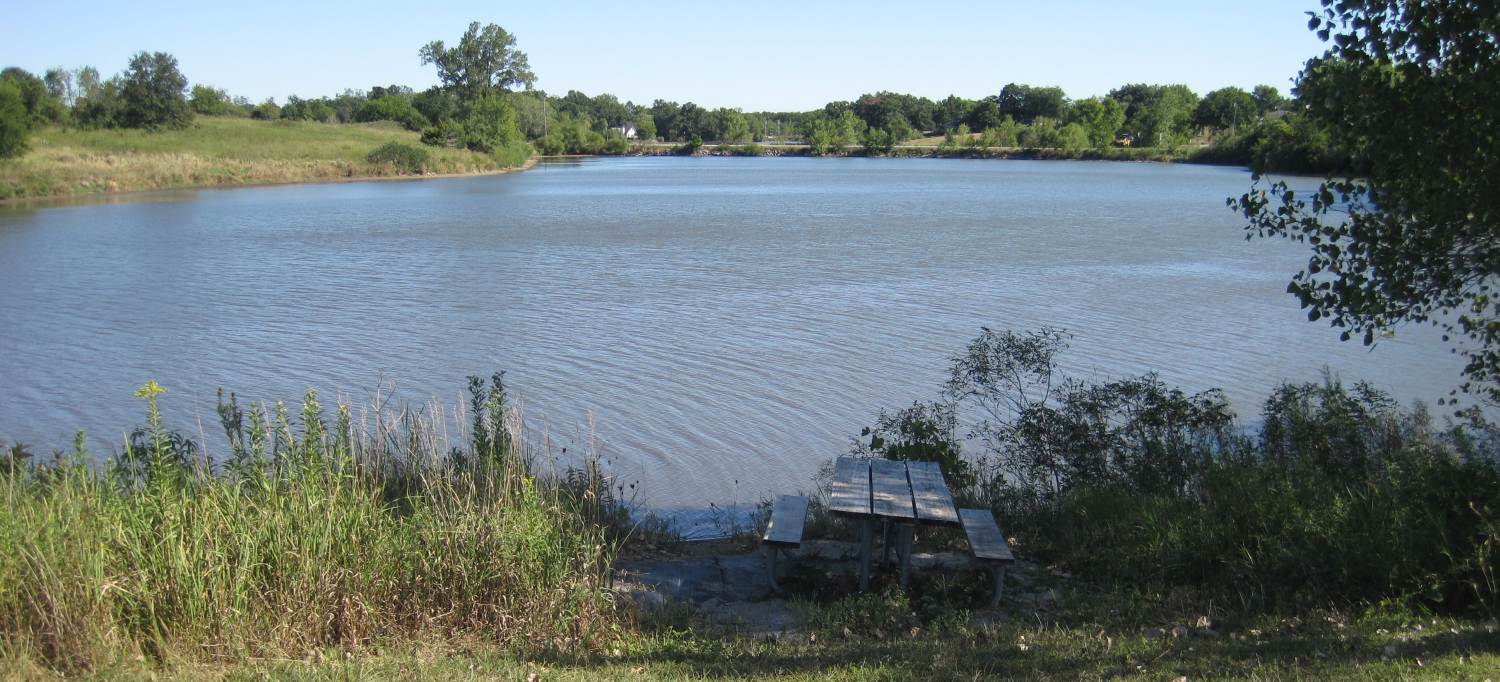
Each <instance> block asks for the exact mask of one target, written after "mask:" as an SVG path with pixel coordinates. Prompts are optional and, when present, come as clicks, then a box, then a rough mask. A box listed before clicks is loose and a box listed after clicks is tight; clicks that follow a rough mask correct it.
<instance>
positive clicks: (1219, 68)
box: [0, 0, 1322, 111]
mask: <svg viewBox="0 0 1500 682" xmlns="http://www.w3.org/2000/svg"><path fill="white" fill-rule="evenodd" d="M8 4H9V6H8V7H5V8H4V9H0V18H3V21H0V65H15V66H20V67H22V68H25V69H28V70H31V71H33V72H35V73H37V74H38V75H40V74H41V72H42V71H43V70H45V69H47V68H49V67H53V66H66V67H68V68H73V67H77V66H81V65H92V66H95V67H97V68H98V69H99V71H100V73H102V74H104V75H106V76H108V75H111V74H114V73H117V72H119V71H121V70H122V69H124V67H125V64H126V62H127V61H128V60H129V58H130V55H131V54H133V53H135V52H137V51H140V50H153V51H155V50H161V51H166V52H170V53H172V54H173V55H176V57H177V59H178V61H179V63H180V64H181V68H182V71H183V73H184V74H186V75H187V76H188V78H189V79H190V80H191V81H192V82H194V83H208V84H211V85H215V86H218V87H222V88H225V89H227V90H229V91H230V93H232V94H235V95H244V96H246V97H249V98H251V99H253V100H256V101H259V100H262V99H264V98H266V97H275V98H276V99H277V101H282V100H284V99H285V98H286V96H287V95H288V94H296V95H299V96H302V97H316V96H321V95H331V94H336V93H338V92H340V91H342V90H344V89H345V88H360V89H367V88H369V87H370V86H372V85H377V84H390V83H398V84H403V85H410V86H412V87H414V88H416V89H418V90H420V89H423V88H425V87H427V86H429V85H432V84H434V83H436V80H437V79H436V76H435V74H434V71H433V69H432V67H431V66H422V64H421V61H420V59H419V58H418V57H417V50H418V49H419V48H420V47H421V46H422V45H424V44H425V43H427V42H428V41H431V40H435V39H442V40H444V41H446V42H448V43H449V44H452V43H453V42H455V41H456V40H457V39H458V36H459V35H460V34H461V33H462V32H463V30H464V28H465V27H466V26H467V25H468V23H469V22H470V21H480V22H482V23H496V24H499V25H501V26H503V27H505V28H506V30H508V31H510V32H512V33H514V34H515V35H516V36H517V38H518V40H519V47H520V49H521V50H522V51H524V52H526V53H527V54H528V55H530V59H531V66H532V69H533V70H534V71H535V72H536V74H537V76H538V81H537V87H539V88H543V89H545V90H547V91H549V92H552V93H554V94H559V95H560V94H563V93H564V92H566V91H568V90H582V91H584V92H586V93H588V94H590V95H594V94H598V93H599V92H612V93H614V94H616V95H618V96H619V97H620V99H621V100H634V101H636V102H638V103H648V104H649V103H650V101H651V100H653V99H656V98H662V99H671V100H676V101H679V102H684V101H694V102H697V103H698V104H700V105H703V106H708V107H720V106H727V107H739V108H742V109H744V110H746V111H760V110H806V109H812V108H815V107H819V106H822V104H823V103H825V102H827V101H829V100H835V99H854V98H856V97H858V96H859V95H860V94H861V93H864V92H874V91H876V90H894V91H898V92H909V93H913V94H917V95H925V96H928V97H933V98H941V97H945V96H947V95H948V94H950V93H953V94H958V95H962V96H965V97H970V98H977V97H982V96H985V95H990V94H995V93H997V92H999V90H1000V88H1001V87H1002V86H1003V85H1005V84H1006V83H1008V82H1017V83H1026V84H1031V85H1060V86H1062V87H1063V89H1064V90H1066V91H1067V93H1068V95H1069V96H1070V97H1073V98H1082V97H1088V96H1092V95H1102V94H1104V93H1105V92H1107V91H1109V90H1110V89H1111V88H1114V87H1116V86H1118V85H1121V84H1124V83H1129V82H1149V83H1186V84H1187V85H1189V86H1191V87H1192V88H1193V89H1194V90H1197V91H1198V92H1199V94H1202V93H1204V92H1207V91H1209V90H1212V89H1215V88H1219V87H1223V86H1226V85H1237V86H1240V87H1243V88H1246V89H1248V88H1250V87H1251V86H1254V85H1256V84H1258V83H1270V84H1272V85H1275V86H1277V87H1279V88H1281V90H1282V91H1283V92H1286V91H1287V90H1288V89H1289V88H1290V79H1291V78H1292V77H1293V76H1295V75H1296V73H1297V71H1298V70H1299V69H1300V68H1301V66H1302V63H1303V62H1304V61H1306V60H1307V59H1308V58H1309V57H1312V56H1314V55H1316V54H1318V53H1320V52H1321V51H1322V44H1321V43H1319V42H1318V40H1317V39H1316V37H1314V36H1313V35H1312V34H1311V33H1310V32H1309V31H1308V30H1307V17H1306V16H1305V15H1304V14H1303V13H1304V12H1306V11H1307V10H1311V9H1315V8H1316V6H1317V4H1318V3H1317V0H1259V1H1255V2H1250V1H1245V0H1140V1H1139V2H1121V1H1119V0H1110V1H1095V0H1079V1H1067V0H1056V1H1054V2H1050V3H1043V2H1035V1H1030V2H1011V1H1006V2H978V3H962V4H952V5H947V6H937V5H934V6H932V8H931V9H928V8H926V7H923V6H922V4H920V3H910V2H906V3H885V2H861V3H850V4H848V5H845V4H842V3H824V2H818V1H817V0H804V1H802V2H780V1H772V2H761V3H717V2H701V1H700V2H692V3H679V2H672V1H666V2H655V3H640V2H597V3H596V2H545V1H540V2H536V1H534V2H526V3H518V2H494V1H491V2H431V3H424V2H413V1H411V0H406V1H404V2H384V1H377V2H360V3H348V4H347V5H343V4H340V5H335V4H332V3H322V2H317V1H316V0H303V1H301V2H282V1H280V0H269V1H263V2H236V3H218V2H202V1H201V0H199V1H197V2H185V3H176V2H173V3H166V2H157V3H153V2H120V1H119V0H114V1H112V2H67V1H63V2H26V3H8Z"/></svg>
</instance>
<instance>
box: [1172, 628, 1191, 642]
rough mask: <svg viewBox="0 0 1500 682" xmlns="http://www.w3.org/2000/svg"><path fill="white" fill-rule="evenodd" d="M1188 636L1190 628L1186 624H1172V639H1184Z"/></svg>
mask: <svg viewBox="0 0 1500 682" xmlns="http://www.w3.org/2000/svg"><path fill="white" fill-rule="evenodd" d="M1186 636H1188V629H1187V626H1186V625H1174V626H1172V639H1182V638H1183V637H1186Z"/></svg>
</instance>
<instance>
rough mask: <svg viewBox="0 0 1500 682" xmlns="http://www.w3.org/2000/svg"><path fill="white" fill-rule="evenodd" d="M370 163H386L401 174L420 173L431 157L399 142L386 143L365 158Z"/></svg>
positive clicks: (419, 149) (422, 150) (420, 150)
mask: <svg viewBox="0 0 1500 682" xmlns="http://www.w3.org/2000/svg"><path fill="white" fill-rule="evenodd" d="M365 158H366V160H368V161H369V162H370V163H387V164H390V165H392V166H395V168H396V170H397V171H398V172H401V173H422V172H423V171H425V170H426V169H427V164H428V162H429V161H430V160H431V158H432V156H431V155H430V154H428V153H427V150H426V149H422V148H421V147H413V146H411V145H409V144H401V143H400V142H387V143H385V144H383V145H381V146H380V147H379V148H377V149H376V150H375V151H373V152H370V155H369V156H367V157H365Z"/></svg>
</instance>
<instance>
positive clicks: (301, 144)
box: [0, 116, 505, 199]
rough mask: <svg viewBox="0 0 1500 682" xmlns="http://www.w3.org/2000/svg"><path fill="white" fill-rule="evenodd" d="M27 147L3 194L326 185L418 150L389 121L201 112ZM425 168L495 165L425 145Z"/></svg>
mask: <svg viewBox="0 0 1500 682" xmlns="http://www.w3.org/2000/svg"><path fill="white" fill-rule="evenodd" d="M29 142H30V145H31V151H29V152H27V154H26V155H25V156H23V157H21V158H20V159H14V160H11V161H5V162H0V199H14V198H23V197H47V196H70V195H79V194H90V193H95V192H115V191H119V192H128V191H138V190H153V189H171V188H180V187H216V186H228V185H258V184H271V183H281V182H326V181H333V180H339V179H345V178H372V177H390V176H396V175H401V174H402V173H400V172H399V171H398V170H397V169H396V167H394V166H392V165H390V164H376V163H370V162H368V161H367V160H366V157H367V156H368V155H369V153H370V152H371V151H373V150H374V149H375V148H377V147H379V146H381V145H383V144H386V143H388V142H400V143H404V144H410V145H413V146H422V145H421V143H420V142H419V140H418V138H417V134H416V133H413V132H409V131H406V130H403V129H401V128H400V127H399V126H396V125H395V124H391V123H386V122H382V123H368V124H349V125H334V124H325V123H306V122H293V121H256V120H250V119H242V118H216V117H204V116H200V117H198V118H197V120H196V121H195V122H194V123H193V125H192V127H190V128H188V129H186V130H174V131H165V132H155V133H153V132H146V131H142V130H72V129H64V128H48V129H45V130H42V131H39V132H37V133H34V134H33V135H32V137H31V139H30V141H29ZM423 148H424V149H426V150H427V151H428V153H429V154H430V160H429V161H428V163H427V164H426V166H425V168H424V172H426V173H438V174H446V173H476V172H483V171H493V170H500V169H502V168H504V167H505V166H504V165H502V164H501V162H499V161H497V160H495V159H494V158H491V157H489V156H486V155H484V154H478V153H475V152H470V151H466V150H459V149H440V148H435V147H423Z"/></svg>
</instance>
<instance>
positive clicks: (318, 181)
mask: <svg viewBox="0 0 1500 682" xmlns="http://www.w3.org/2000/svg"><path fill="white" fill-rule="evenodd" d="M542 158H545V157H538V156H532V157H531V158H529V159H527V160H526V162H525V163H523V164H521V165H519V166H511V167H508V168H492V169H488V170H481V171H471V172H465V173H423V174H420V175H351V176H345V177H336V178H309V179H306V180H285V181H271V182H239V183H223V184H212V185H210V184H200V185H183V186H181V187H162V188H157V189H134V190H123V191H111V190H108V189H101V190H98V191H92V192H84V193H79V194H49V195H43V196H28V197H11V198H0V207H11V206H22V205H28V204H70V203H72V202H77V203H78V204H94V203H111V202H112V201H113V200H114V199H115V198H117V197H118V198H120V199H127V198H139V197H142V196H146V195H151V194H165V193H168V192H197V191H202V190H214V189H217V190H236V189H252V188H263V187H287V186H292V185H342V184H348V183H354V182H416V181H421V180H451V179H454V178H474V177H484V176H487V175H506V174H508V173H519V172H521V171H527V170H531V169H532V168H533V167H535V166H536V165H537V163H538V161H539V160H540V159H542Z"/></svg>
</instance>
